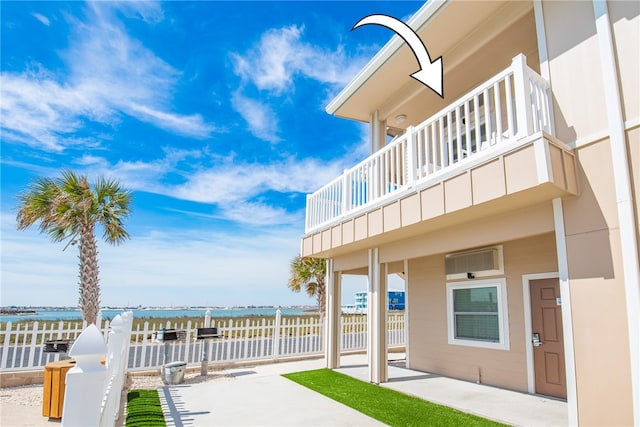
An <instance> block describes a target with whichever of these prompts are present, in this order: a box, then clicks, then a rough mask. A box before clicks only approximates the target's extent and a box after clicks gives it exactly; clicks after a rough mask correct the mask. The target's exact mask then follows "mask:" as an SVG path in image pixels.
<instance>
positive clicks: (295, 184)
mask: <svg viewBox="0 0 640 427" xmlns="http://www.w3.org/2000/svg"><path fill="white" fill-rule="evenodd" d="M196 160H197V161H198V162H199V165H198V166H197V167H195V168H193V169H192V170H191V171H186V170H183V171H181V172H180V173H181V175H182V178H183V182H182V183H179V184H166V183H165V182H164V178H165V176H166V175H167V174H168V173H171V172H173V171H175V170H176V169H177V168H179V165H180V164H181V162H188V163H189V164H190V165H191V166H193V165H194V164H195V161H196ZM206 161H213V162H214V163H215V165H213V166H208V167H204V166H202V162H206ZM345 162H350V160H349V159H348V158H346V159H344V160H336V161H332V162H321V161H318V160H315V159H303V160H298V159H295V158H292V157H291V158H287V159H284V160H281V161H278V162H274V163H271V164H266V163H248V162H241V161H238V160H237V159H235V158H233V157H229V158H224V159H219V158H211V157H210V156H208V155H206V154H205V153H203V152H200V151H196V150H175V149H171V150H169V149H167V150H165V156H164V157H161V158H158V159H155V160H152V161H148V162H144V161H124V160H119V161H118V162H115V163H111V162H109V161H108V160H107V159H105V158H103V157H99V156H96V155H85V156H83V157H81V158H79V159H77V160H76V161H75V164H76V165H78V167H76V170H77V171H78V172H79V173H84V174H86V175H88V176H90V177H95V176H104V177H106V178H112V179H116V180H117V181H118V182H120V183H121V184H122V185H123V186H124V187H126V188H129V189H130V190H133V191H144V192H148V193H155V194H161V195H164V196H168V197H173V198H176V199H179V200H186V201H192V202H198V203H207V204H212V205H216V206H217V207H218V211H219V214H218V216H219V217H221V218H223V219H226V220H230V221H233V222H239V223H244V224H250V225H277V224H298V223H300V222H301V220H302V218H301V213H300V212H294V213H290V212H288V211H287V210H286V209H285V208H283V207H282V206H278V205H274V204H272V202H269V199H268V197H267V196H266V195H267V194H268V193H270V192H277V193H281V194H290V193H311V192H313V191H315V190H317V189H318V188H320V187H321V186H322V185H324V184H326V183H328V182H329V181H331V180H332V179H334V178H335V177H337V176H339V175H340V174H341V173H342V171H343V169H344V166H345V164H346V163H345ZM38 173H39V174H43V175H55V174H56V173H57V171H56V170H54V169H51V170H50V171H43V170H42V169H41V168H40V169H38Z"/></svg>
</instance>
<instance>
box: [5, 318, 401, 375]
mask: <svg viewBox="0 0 640 427" xmlns="http://www.w3.org/2000/svg"><path fill="white" fill-rule="evenodd" d="M98 323H99V325H100V327H99V329H100V331H101V332H102V334H103V335H104V336H105V337H106V336H107V335H108V333H109V327H110V322H109V320H103V321H99V322H98ZM85 326H86V325H83V323H82V322H63V321H60V322H57V324H51V325H49V326H45V325H44V324H43V323H42V322H34V323H33V325H31V326H27V325H22V324H16V325H13V324H12V323H11V322H7V323H6V324H5V325H4V328H3V329H0V343H1V347H0V371H2V372H8V371H20V370H34V369H43V368H44V366H45V365H46V364H47V363H49V362H53V361H57V360H59V359H61V358H65V357H67V355H66V354H65V353H45V352H43V347H44V344H45V342H46V341H47V340H61V339H68V340H75V339H76V338H77V337H78V336H79V334H80V333H81V332H82V330H83V328H84V327H85ZM203 326H204V318H203V320H202V321H201V322H200V321H197V322H192V321H188V322H181V323H178V324H172V323H171V322H164V323H150V322H145V323H144V324H143V325H142V327H141V326H140V325H138V326H137V327H136V328H135V329H133V330H132V331H131V339H130V346H129V350H128V361H127V366H126V369H127V370H128V371H142V370H151V369H158V368H160V367H161V366H162V365H163V364H164V363H166V362H170V361H178V360H180V361H184V362H186V363H187V365H188V366H195V365H198V364H200V363H201V362H202V360H203V356H204V355H206V358H207V360H208V361H209V362H210V363H214V364H215V363H229V362H238V361H245V360H266V359H273V360H277V359H280V358H284V357H292V356H304V355H310V356H311V355H320V354H322V353H323V345H324V344H323V325H322V324H321V323H320V319H319V317H317V316H301V317H287V316H282V315H281V314H280V312H279V311H278V312H277V313H276V315H275V316H274V317H262V316H261V317H256V318H248V319H243V320H233V319H231V320H225V321H217V320H216V319H215V318H213V319H212V320H211V325H210V326H212V327H217V328H218V332H219V333H220V334H221V335H222V337H221V338H218V339H208V340H197V339H196V338H197V328H201V327H203ZM163 328H165V329H176V330H182V331H184V332H185V333H184V340H182V341H176V342H172V343H159V342H158V341H157V340H155V339H154V334H155V333H156V332H158V331H160V330H162V329H163ZM387 330H388V343H389V347H398V346H403V345H404V343H405V320H404V314H403V313H397V314H396V313H390V314H389V317H388V328H387ZM366 347H367V316H366V315H346V314H345V315H343V316H342V339H341V349H342V351H343V352H350V351H359V350H365V349H366Z"/></svg>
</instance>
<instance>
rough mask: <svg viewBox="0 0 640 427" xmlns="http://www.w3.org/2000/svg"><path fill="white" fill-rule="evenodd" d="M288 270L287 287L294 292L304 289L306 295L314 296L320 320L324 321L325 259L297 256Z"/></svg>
mask: <svg viewBox="0 0 640 427" xmlns="http://www.w3.org/2000/svg"><path fill="white" fill-rule="evenodd" d="M290 270H291V277H290V278H289V289H291V290H292V291H294V292H300V291H301V290H302V289H304V290H305V292H306V293H307V295H309V296H310V297H316V301H317V302H318V308H319V310H320V320H321V321H324V314H325V313H324V312H325V300H326V289H325V276H326V274H327V261H326V260H324V259H322V258H307V257H301V256H297V257H295V258H294V259H293V260H292V261H291V265H290Z"/></svg>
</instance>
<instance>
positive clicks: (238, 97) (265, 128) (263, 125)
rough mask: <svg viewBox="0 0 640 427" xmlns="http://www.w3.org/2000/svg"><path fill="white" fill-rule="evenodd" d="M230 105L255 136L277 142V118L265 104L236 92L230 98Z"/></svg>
mask: <svg viewBox="0 0 640 427" xmlns="http://www.w3.org/2000/svg"><path fill="white" fill-rule="evenodd" d="M231 105H232V106H233V109H234V110H236V111H237V112H238V113H240V115H241V116H242V117H243V118H244V119H245V121H246V122H247V124H248V125H249V130H250V131H251V133H252V134H253V135H255V136H256V137H257V138H260V139H262V140H265V141H269V142H278V141H279V140H280V138H279V137H278V118H277V116H276V114H275V113H274V112H273V110H271V108H269V107H268V106H266V105H265V104H263V103H261V102H259V101H256V100H255V99H251V98H247V97H245V96H243V95H242V94H240V92H236V93H234V94H233V97H232V98H231Z"/></svg>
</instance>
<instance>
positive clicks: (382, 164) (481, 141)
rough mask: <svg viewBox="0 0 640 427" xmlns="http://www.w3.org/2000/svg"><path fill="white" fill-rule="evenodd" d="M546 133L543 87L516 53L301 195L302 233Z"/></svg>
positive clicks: (548, 121) (547, 98)
mask: <svg viewBox="0 0 640 427" xmlns="http://www.w3.org/2000/svg"><path fill="white" fill-rule="evenodd" d="M552 129H553V115H552V112H551V95H550V89H549V84H548V83H547V81H546V80H544V79H543V78H542V77H541V76H540V75H538V74H537V73H536V72H535V71H533V70H532V69H531V68H529V67H528V66H527V65H526V58H525V56H524V55H522V54H520V55H518V56H516V57H515V58H513V61H512V63H511V66H509V67H508V68H506V69H505V70H503V71H501V72H500V73H498V74H497V75H496V76H494V77H493V78H491V79H489V80H488V81H486V82H485V83H483V84H482V85H480V86H478V87H477V88H475V89H474V90H472V91H471V92H469V93H467V94H466V95H464V96H463V97H461V98H460V99H458V100H457V101H455V102H453V103H451V104H449V105H448V106H447V107H445V108H444V109H442V110H441V111H439V112H438V113H436V114H434V115H433V116H431V117H430V118H428V119H427V120H425V121H424V122H422V123H420V124H418V125H416V126H410V127H409V128H408V129H407V130H406V132H405V133H404V134H403V135H400V136H398V137H396V138H394V140H392V141H391V142H390V143H389V144H387V145H386V146H385V147H384V148H382V149H380V150H379V151H378V152H376V153H374V154H372V155H371V156H369V157H368V158H367V159H365V160H364V161H362V162H360V163H359V164H357V165H356V166H354V167H352V168H351V169H347V170H345V171H344V173H343V174H342V175H341V176H340V177H338V178H336V179H334V180H333V181H331V182H330V183H329V184H327V185H325V186H324V187H322V188H321V189H319V190H318V191H316V192H315V193H313V194H310V195H308V196H307V210H306V223H305V232H307V233H309V232H313V231H317V230H318V229H320V228H322V227H324V226H327V225H329V224H331V223H332V222H333V221H336V220H338V219H341V218H344V217H346V216H348V215H351V214H353V213H355V212H357V211H359V210H361V209H364V208H366V207H369V206H372V205H374V204H376V203H381V202H384V201H385V200H387V199H391V198H393V197H395V196H397V195H398V194H401V193H402V192H403V191H406V190H409V189H411V188H413V187H414V186H415V185H416V184H419V183H421V182H425V181H427V180H429V179H434V178H436V177H437V176H438V175H439V174H443V173H445V172H447V171H453V170H455V169H456V168H460V169H461V168H464V167H465V165H466V164H467V163H468V161H469V160H471V159H474V158H478V156H479V155H481V154H485V153H490V152H491V151H492V150H493V149H494V148H495V147H498V146H505V145H506V144H510V143H513V142H515V141H518V140H521V139H522V138H524V137H527V136H529V135H531V134H533V133H535V132H539V131H545V132H547V133H550V134H551V133H552Z"/></svg>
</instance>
